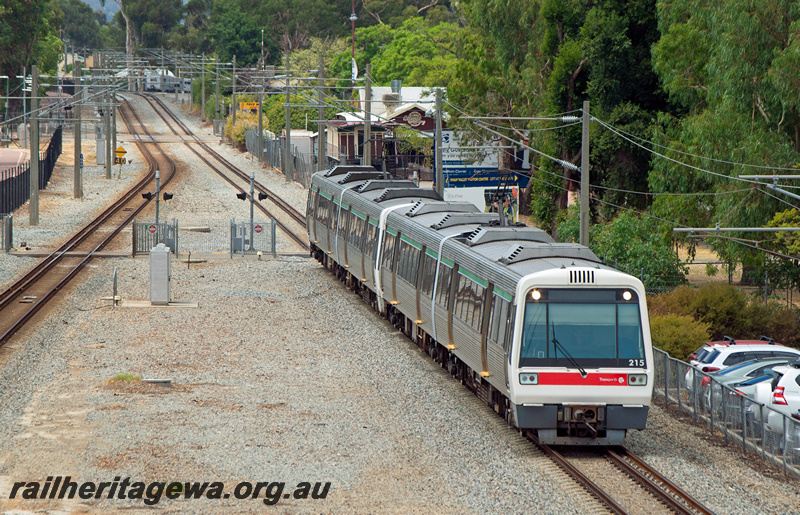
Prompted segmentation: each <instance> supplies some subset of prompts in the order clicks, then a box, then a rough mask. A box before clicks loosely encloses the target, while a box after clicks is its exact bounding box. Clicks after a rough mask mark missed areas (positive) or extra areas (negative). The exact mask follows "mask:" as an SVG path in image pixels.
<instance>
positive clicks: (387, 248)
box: [382, 232, 395, 271]
mask: <svg viewBox="0 0 800 515" xmlns="http://www.w3.org/2000/svg"><path fill="white" fill-rule="evenodd" d="M394 240H395V236H394V234H390V233H388V232H387V233H386V235H385V236H384V240H383V263H382V264H383V267H384V268H386V269H387V270H389V271H391V270H392V262H393V261H394Z"/></svg>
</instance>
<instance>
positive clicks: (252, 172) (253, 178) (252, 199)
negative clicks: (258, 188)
mask: <svg viewBox="0 0 800 515" xmlns="http://www.w3.org/2000/svg"><path fill="white" fill-rule="evenodd" d="M255 182H256V171H255V170H250V250H253V223H254V222H253V204H254V203H255V198H256V194H255Z"/></svg>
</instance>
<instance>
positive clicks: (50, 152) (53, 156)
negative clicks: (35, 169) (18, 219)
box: [0, 127, 62, 213]
mask: <svg viewBox="0 0 800 515" xmlns="http://www.w3.org/2000/svg"><path fill="white" fill-rule="evenodd" d="M61 140H62V130H61V128H60V127H59V128H58V129H57V130H56V131H55V132H54V133H53V137H52V138H50V143H49V144H48V145H47V150H45V151H44V152H39V189H40V190H43V189H44V188H46V187H47V183H48V182H50V177H51V176H52V175H53V170H54V169H55V167H56V161H58V156H60V155H61ZM30 166H31V165H30V161H28V162H26V163H23V164H21V165H20V166H17V167H14V168H10V169H7V170H3V171H0V213H12V212H14V211H16V210H17V209H18V208H19V207H20V206H21V205H23V204H24V203H25V202H27V201H28V200H29V199H30V198H31V170H30Z"/></svg>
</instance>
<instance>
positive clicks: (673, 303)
mask: <svg viewBox="0 0 800 515" xmlns="http://www.w3.org/2000/svg"><path fill="white" fill-rule="evenodd" d="M696 296H697V288H692V287H690V286H681V287H680V288H676V289H674V290H672V291H670V292H666V293H662V294H660V295H656V296H654V297H647V308H648V311H649V312H650V314H651V315H669V314H673V315H694V312H693V311H692V309H691V305H692V303H693V302H694V299H695V297H696Z"/></svg>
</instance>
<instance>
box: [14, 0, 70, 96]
mask: <svg viewBox="0 0 800 515" xmlns="http://www.w3.org/2000/svg"><path fill="white" fill-rule="evenodd" d="M63 17H64V13H63V12H62V11H61V9H60V8H59V6H58V2H57V0H3V14H2V16H0V72H2V75H7V76H10V77H16V76H17V75H19V74H20V72H21V71H22V67H23V66H24V67H26V69H27V71H28V73H30V69H31V65H32V64H36V65H38V67H39V71H40V72H41V73H45V74H50V75H55V71H56V64H57V62H58V52H59V50H60V46H61V42H60V40H59V39H58V36H59V30H60V28H61V23H62V20H63ZM14 83H18V81H17V80H16V79H14V80H12V88H13V87H14Z"/></svg>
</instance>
